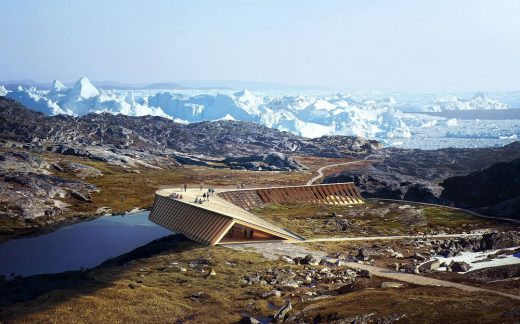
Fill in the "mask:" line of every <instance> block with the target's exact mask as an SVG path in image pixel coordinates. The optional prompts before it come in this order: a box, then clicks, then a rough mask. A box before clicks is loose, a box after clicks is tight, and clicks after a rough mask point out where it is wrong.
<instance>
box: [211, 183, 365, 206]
mask: <svg viewBox="0 0 520 324" xmlns="http://www.w3.org/2000/svg"><path fill="white" fill-rule="evenodd" d="M218 195H219V197H222V198H223V199H225V200H227V201H229V202H230V203H232V204H234V205H237V206H239V207H242V208H243V209H246V210H247V209H250V208H253V207H260V206H263V205H266V204H291V203H315V204H345V205H346V204H359V203H363V202H364V201H363V198H362V197H361V194H360V192H359V190H358V189H357V187H356V186H355V185H354V184H353V183H352V182H347V183H332V184H318V185H305V186H289V187H275V188H258V189H244V190H236V191H235V190H234V191H224V192H219V193H218Z"/></svg>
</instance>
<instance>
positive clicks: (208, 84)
mask: <svg viewBox="0 0 520 324" xmlns="http://www.w3.org/2000/svg"><path fill="white" fill-rule="evenodd" d="M177 83H178V84H180V85H182V86H184V87H186V88H191V89H230V90H239V89H250V90H319V89H322V87H318V86H311V85H294V84H286V83H279V82H258V81H241V80H181V81H177Z"/></svg>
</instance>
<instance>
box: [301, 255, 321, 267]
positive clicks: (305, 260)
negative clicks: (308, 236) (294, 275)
mask: <svg viewBox="0 0 520 324" xmlns="http://www.w3.org/2000/svg"><path fill="white" fill-rule="evenodd" d="M319 263H320V261H319V260H318V259H316V258H315V257H314V256H313V255H312V254H307V255H306V256H305V257H304V258H303V259H301V260H300V264H309V265H318V264H319Z"/></svg>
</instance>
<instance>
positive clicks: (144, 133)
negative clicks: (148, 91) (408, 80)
mask: <svg viewBox="0 0 520 324" xmlns="http://www.w3.org/2000/svg"><path fill="white" fill-rule="evenodd" d="M0 133H1V134H4V136H2V138H3V140H4V141H14V142H20V143H33V145H35V143H36V144H38V145H40V146H49V145H50V144H52V145H64V146H65V147H67V148H65V149H63V150H62V148H59V150H60V151H62V153H63V154H73V155H76V154H84V153H83V152H82V151H84V149H83V148H84V147H87V146H104V147H109V148H115V149H132V150H138V151H145V152H152V153H154V152H155V153H157V154H159V153H164V152H165V151H166V150H171V151H172V152H181V153H189V154H201V155H206V156H212V157H218V156H220V157H222V156H227V155H230V154H233V155H235V156H247V155H255V154H268V153H270V152H280V153H285V154H299V155H313V156H330V157H342V156H350V155H359V154H369V153H373V152H375V151H376V150H378V149H379V148H381V144H380V143H379V142H377V141H370V140H365V139H361V138H358V137H348V136H326V137H322V138H317V139H308V138H304V137H300V136H296V135H293V134H291V133H287V132H282V131H278V130H275V129H271V128H267V127H264V126H260V125H258V124H255V123H250V122H242V121H216V122H200V123H192V124H180V123H176V122H174V121H172V120H169V119H166V118H161V117H152V116H143V117H130V116H125V115H112V114H108V113H102V114H88V115H85V116H82V117H79V118H77V117H71V116H64V115H57V116H52V117H49V116H45V115H44V114H41V113H38V112H35V111H32V110H29V109H27V108H25V107H24V106H22V105H20V104H19V103H17V102H16V101H14V100H11V99H7V98H5V97H0Z"/></svg>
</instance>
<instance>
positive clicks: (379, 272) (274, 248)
mask: <svg viewBox="0 0 520 324" xmlns="http://www.w3.org/2000/svg"><path fill="white" fill-rule="evenodd" d="M225 247H227V248H231V249H235V250H241V251H251V250H254V251H256V252H258V253H260V254H262V255H263V256H264V257H266V258H267V259H271V260H277V259H279V258H280V257H281V256H289V257H291V258H295V257H304V256H305V255H307V254H312V255H313V256H314V257H315V258H316V259H318V260H319V259H323V258H326V259H327V260H328V261H331V262H334V261H337V259H334V258H327V257H326V253H325V252H323V251H314V250H309V249H307V248H306V247H305V246H302V245H301V244H293V243H286V242H261V243H241V244H228V245H225ZM343 264H344V266H346V267H348V268H352V269H360V270H368V271H369V272H370V273H371V274H372V275H374V276H377V277H382V278H387V279H391V280H398V281H402V282H407V283H411V284H415V285H420V286H436V287H449V288H456V289H460V290H463V291H467V292H482V293H489V294H496V295H500V296H503V297H507V298H512V299H515V300H520V296H518V295H513V294H508V293H504V292H500V291H496V290H491V289H484V288H479V287H475V286H471V285H466V284H460V283H456V282H451V281H447V280H441V279H435V278H430V277H425V276H421V275H417V274H411V273H404V272H398V271H395V270H390V269H385V268H381V267H376V266H371V265H368V264H364V263H357V262H345V263H343Z"/></svg>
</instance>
